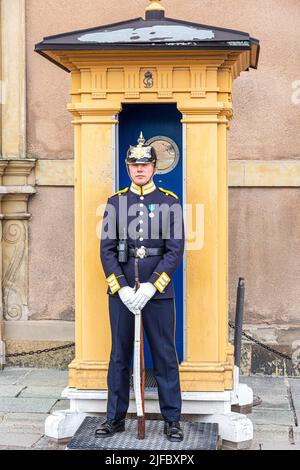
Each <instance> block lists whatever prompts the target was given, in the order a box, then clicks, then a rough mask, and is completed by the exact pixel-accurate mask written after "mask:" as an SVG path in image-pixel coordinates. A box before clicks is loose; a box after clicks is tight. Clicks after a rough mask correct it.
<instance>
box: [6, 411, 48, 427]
mask: <svg viewBox="0 0 300 470" xmlns="http://www.w3.org/2000/svg"><path fill="white" fill-rule="evenodd" d="M48 416H49V414H48V413H7V414H5V415H4V417H3V420H2V422H1V423H0V424H7V425H9V426H17V425H19V424H21V425H28V426H34V425H35V424H41V423H42V424H43V423H44V422H45V419H46V418H47V417H48Z"/></svg>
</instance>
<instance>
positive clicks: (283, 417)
mask: <svg viewBox="0 0 300 470" xmlns="http://www.w3.org/2000/svg"><path fill="white" fill-rule="evenodd" d="M249 418H250V419H251V421H252V423H253V424H273V425H275V424H277V425H281V426H294V424H295V423H294V419H293V415H292V413H291V412H290V411H289V412H287V411H286V410H278V409H275V408H273V409H267V408H260V407H259V406H255V407H254V408H253V410H252V414H251V415H249Z"/></svg>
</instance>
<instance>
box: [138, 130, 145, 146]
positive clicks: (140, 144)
mask: <svg viewBox="0 0 300 470" xmlns="http://www.w3.org/2000/svg"><path fill="white" fill-rule="evenodd" d="M145 142H146V141H145V139H144V136H143V132H142V131H141V133H140V137H139V138H138V144H139V146H140V147H141V146H142V145H144V143H145Z"/></svg>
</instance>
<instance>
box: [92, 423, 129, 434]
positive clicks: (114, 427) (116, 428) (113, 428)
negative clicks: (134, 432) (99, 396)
mask: <svg viewBox="0 0 300 470" xmlns="http://www.w3.org/2000/svg"><path fill="white" fill-rule="evenodd" d="M123 431H125V419H119V420H113V419H107V420H106V421H105V422H104V423H103V424H101V425H100V426H99V428H97V429H96V430H95V437H111V436H113V435H114V434H115V433H116V432H123Z"/></svg>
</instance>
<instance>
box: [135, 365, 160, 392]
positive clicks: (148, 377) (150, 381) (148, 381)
mask: <svg viewBox="0 0 300 470" xmlns="http://www.w3.org/2000/svg"><path fill="white" fill-rule="evenodd" d="M130 388H131V389H132V390H133V370H132V369H131V371H130ZM145 388H146V389H149V388H150V389H151V388H152V389H153V388H157V383H156V380H155V377H154V372H153V369H146V370H145Z"/></svg>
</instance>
